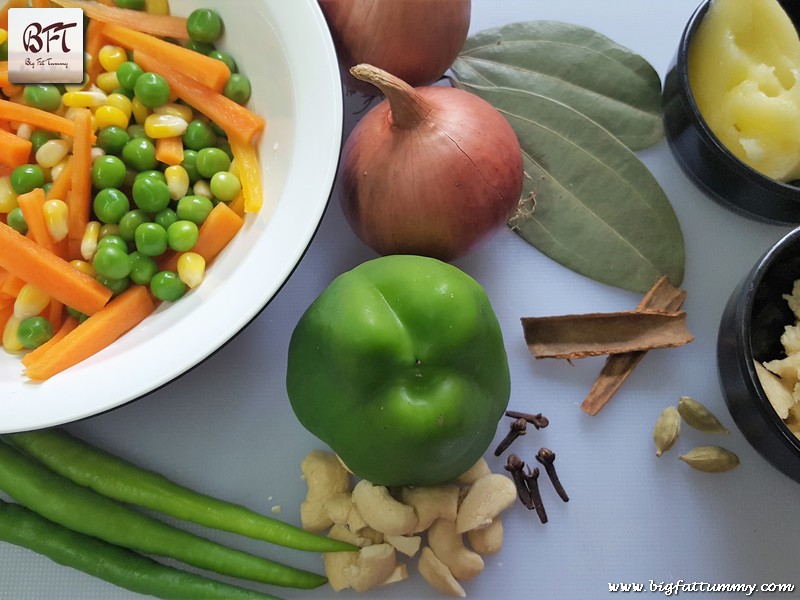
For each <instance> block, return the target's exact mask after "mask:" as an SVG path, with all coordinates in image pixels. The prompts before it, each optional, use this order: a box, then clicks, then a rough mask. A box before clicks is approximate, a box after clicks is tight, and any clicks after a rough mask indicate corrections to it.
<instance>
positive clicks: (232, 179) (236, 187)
mask: <svg viewBox="0 0 800 600" xmlns="http://www.w3.org/2000/svg"><path fill="white" fill-rule="evenodd" d="M209 185H210V186H211V193H212V194H214V197H215V198H219V199H220V200H222V201H223V202H230V201H231V200H233V199H234V198H236V196H238V195H239V192H241V191H242V182H241V181H239V178H238V177H236V175H234V174H233V173H231V172H230V171H220V172H218V173H214V176H213V177H212V178H211V181H210V183H209Z"/></svg>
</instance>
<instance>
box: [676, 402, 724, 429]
mask: <svg viewBox="0 0 800 600" xmlns="http://www.w3.org/2000/svg"><path fill="white" fill-rule="evenodd" d="M678 412H679V413H680V415H681V417H683V420H684V421H686V424H687V425H689V426H690V427H694V428H695V429H699V430H700V431H705V432H706V433H730V431H729V430H728V428H727V427H725V426H724V425H723V424H722V423H720V421H719V419H717V417H715V416H714V414H713V413H712V412H711V411H710V410H708V409H707V408H706V407H705V406H703V405H702V404H701V403H700V402H698V401H697V400H695V399H694V398H690V397H689V396H681V397H680V398H679V399H678Z"/></svg>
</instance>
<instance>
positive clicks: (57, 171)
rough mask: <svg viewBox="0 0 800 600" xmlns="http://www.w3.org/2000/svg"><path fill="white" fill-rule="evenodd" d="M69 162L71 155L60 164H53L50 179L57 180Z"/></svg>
mask: <svg viewBox="0 0 800 600" xmlns="http://www.w3.org/2000/svg"><path fill="white" fill-rule="evenodd" d="M68 162H69V156H65V157H64V158H63V159H61V161H59V163H58V164H56V165H53V168H52V169H50V179H52V180H53V181H55V180H56V179H58V178H59V176H60V175H61V172H62V171H63V170H64V167H66V166H67V163H68Z"/></svg>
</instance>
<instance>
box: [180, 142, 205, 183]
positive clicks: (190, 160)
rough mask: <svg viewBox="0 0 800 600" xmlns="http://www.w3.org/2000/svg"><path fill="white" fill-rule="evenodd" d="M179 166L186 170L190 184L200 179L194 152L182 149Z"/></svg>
mask: <svg viewBox="0 0 800 600" xmlns="http://www.w3.org/2000/svg"><path fill="white" fill-rule="evenodd" d="M181 166H182V167H183V168H184V169H186V174H187V175H188V176H189V181H190V182H192V183H194V182H196V181H197V180H198V179H200V173H198V172H197V152H196V151H195V150H189V149H184V151H183V161H182V162H181Z"/></svg>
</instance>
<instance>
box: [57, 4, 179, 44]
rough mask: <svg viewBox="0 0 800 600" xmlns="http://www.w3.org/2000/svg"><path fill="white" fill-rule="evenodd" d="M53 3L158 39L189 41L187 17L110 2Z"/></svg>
mask: <svg viewBox="0 0 800 600" xmlns="http://www.w3.org/2000/svg"><path fill="white" fill-rule="evenodd" d="M53 2H54V3H55V4H58V5H59V6H63V7H64V8H81V9H83V12H84V14H85V15H86V16H87V17H89V18H90V19H96V20H98V21H103V22H105V23H113V24H115V25H122V26H124V27H128V28H130V29H134V30H136V31H141V32H143V33H149V34H150V35H154V36H158V37H164V38H174V39H176V40H188V39H189V34H188V33H187V31H186V18H185V17H173V16H169V15H154V14H151V13H145V12H142V11H140V10H130V9H127V8H117V7H116V6H113V5H112V4H111V3H109V2H102V3H101V2H85V1H84V0H53ZM104 5H105V6H104Z"/></svg>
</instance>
